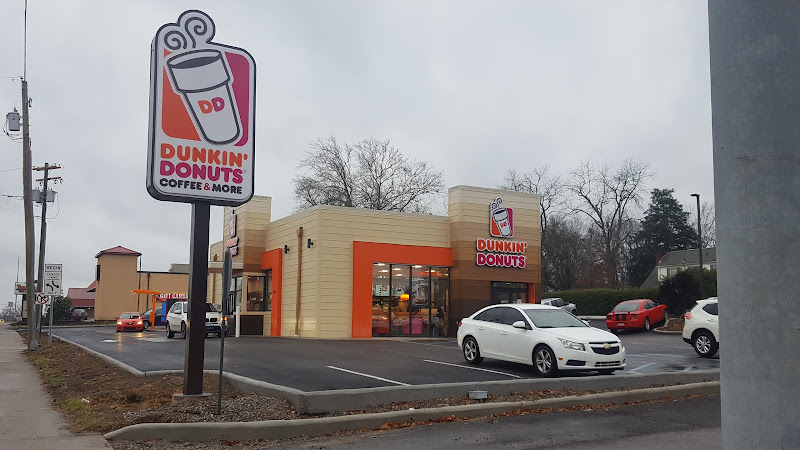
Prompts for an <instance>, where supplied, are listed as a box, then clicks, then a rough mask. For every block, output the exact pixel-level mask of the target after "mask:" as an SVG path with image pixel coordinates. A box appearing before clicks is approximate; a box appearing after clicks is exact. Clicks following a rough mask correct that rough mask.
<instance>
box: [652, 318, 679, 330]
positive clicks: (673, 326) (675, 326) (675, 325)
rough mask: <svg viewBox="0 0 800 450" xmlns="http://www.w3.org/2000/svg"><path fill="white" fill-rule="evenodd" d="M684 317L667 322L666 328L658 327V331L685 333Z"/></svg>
mask: <svg viewBox="0 0 800 450" xmlns="http://www.w3.org/2000/svg"><path fill="white" fill-rule="evenodd" d="M683 322H684V319H683V317H678V318H674V319H669V320H667V323H666V324H664V326H661V327H658V331H683Z"/></svg>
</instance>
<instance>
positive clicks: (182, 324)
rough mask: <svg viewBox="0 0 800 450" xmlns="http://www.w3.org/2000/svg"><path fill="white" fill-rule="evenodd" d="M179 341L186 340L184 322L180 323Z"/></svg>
mask: <svg viewBox="0 0 800 450" xmlns="http://www.w3.org/2000/svg"><path fill="white" fill-rule="evenodd" d="M181 339H186V322H181Z"/></svg>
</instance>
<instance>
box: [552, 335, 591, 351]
mask: <svg viewBox="0 0 800 450" xmlns="http://www.w3.org/2000/svg"><path fill="white" fill-rule="evenodd" d="M558 340H559V341H561V343H562V344H564V348H569V349H572V350H580V351H582V352H585V351H586V347H584V346H583V344H581V343H580V342H575V341H570V340H569V339H561V338H558Z"/></svg>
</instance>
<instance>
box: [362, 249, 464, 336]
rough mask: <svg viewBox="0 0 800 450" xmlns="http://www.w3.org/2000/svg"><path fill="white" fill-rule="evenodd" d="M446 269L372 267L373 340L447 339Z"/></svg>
mask: <svg viewBox="0 0 800 450" xmlns="http://www.w3.org/2000/svg"><path fill="white" fill-rule="evenodd" d="M449 275H450V268H449V267H431V266H423V265H419V264H416V265H410V264H387V263H374V264H373V271H372V279H373V285H372V335H373V336H414V337H418V336H447V335H448V332H449V330H448V328H449V327H448V326H447V320H448V310H449V307H450V305H449V293H450V277H449Z"/></svg>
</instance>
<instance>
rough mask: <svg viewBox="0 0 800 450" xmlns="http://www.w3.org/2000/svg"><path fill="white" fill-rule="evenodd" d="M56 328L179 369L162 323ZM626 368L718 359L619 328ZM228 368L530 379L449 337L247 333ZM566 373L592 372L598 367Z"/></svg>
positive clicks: (275, 379)
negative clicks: (474, 362) (476, 360)
mask: <svg viewBox="0 0 800 450" xmlns="http://www.w3.org/2000/svg"><path fill="white" fill-rule="evenodd" d="M53 334H54V335H56V336H60V337H63V338H65V339H67V340H69V341H72V342H76V343H78V344H81V345H83V346H86V347H88V348H90V349H92V350H94V351H97V352H99V353H103V354H105V355H108V356H110V357H113V358H114V359H117V360H118V361H121V362H123V363H125V364H127V365H129V366H132V367H134V368H136V369H138V370H141V371H145V372H146V371H154V370H183V364H184V352H185V345H186V341H184V340H181V339H167V338H166V336H165V334H164V333H163V331H162V329H157V330H156V331H150V332H141V333H116V332H115V331H114V328H113V327H91V326H87V327H68V328H67V327H65V328H56V329H54V330H53ZM620 338H621V339H622V341H623V343H624V344H625V347H626V349H627V356H628V358H627V368H626V370H625V371H621V372H616V373H615V375H616V376H626V375H630V374H636V373H660V372H681V371H691V370H698V369H719V359H702V358H699V357H698V356H697V355H696V354H695V353H694V351H693V350H692V348H691V346H689V345H688V344H686V343H684V342H683V340H682V339H681V337H680V335H675V334H660V333H654V332H649V333H642V332H628V333H620ZM219 348H220V346H219V339H218V338H209V339H206V341H205V368H206V369H210V370H214V369H217V368H218V362H219ZM224 364H225V366H224V369H225V371H227V372H231V373H235V374H238V375H241V376H245V377H248V378H252V379H256V380H261V381H266V382H269V383H273V384H278V385H281V386H286V387H291V388H295V389H299V390H301V391H305V392H310V391H321V390H332V389H354V388H367V387H378V386H398V385H418V384H432V383H455V382H479V381H493V380H511V379H519V378H535V377H537V375H536V374H534V372H533V368H532V367H530V366H525V365H521V364H515V363H507V362H502V361H493V360H485V361H484V362H483V364H481V366H480V367H474V366H470V365H468V364H466V362H465V361H464V358H463V356H462V355H461V352H460V350H459V349H458V347H457V345H456V342H455V340H454V339H411V338H408V339H363V340H362V339H350V340H323V339H296V338H272V337H261V336H247V337H240V338H227V339H226V340H225V362H224ZM570 376H596V373H595V372H583V373H577V374H574V375H573V374H570Z"/></svg>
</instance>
